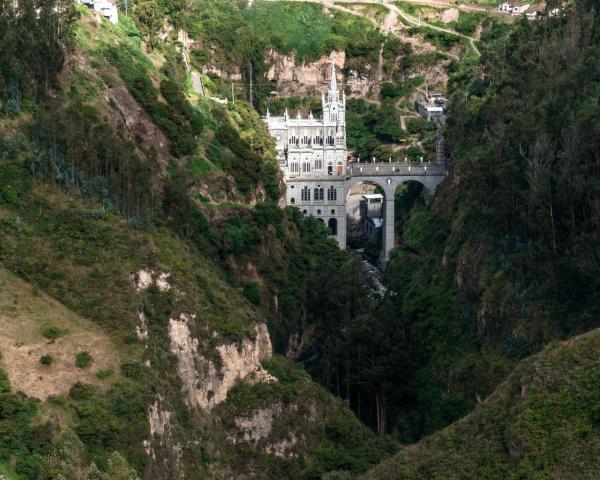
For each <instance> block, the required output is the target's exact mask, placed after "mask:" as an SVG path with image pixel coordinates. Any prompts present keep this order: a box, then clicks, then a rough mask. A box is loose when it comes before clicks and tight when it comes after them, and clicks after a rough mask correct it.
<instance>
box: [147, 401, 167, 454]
mask: <svg viewBox="0 0 600 480" xmlns="http://www.w3.org/2000/svg"><path fill="white" fill-rule="evenodd" d="M162 404H163V398H162V396H161V395H160V394H158V395H157V397H156V399H155V400H154V403H153V404H152V405H150V408H149V409H148V423H149V425H150V439H149V440H144V442H143V444H144V448H145V450H146V453H147V454H148V456H149V457H152V458H154V459H155V458H156V454H155V452H154V445H155V443H158V444H159V445H163V443H164V442H165V441H166V439H167V438H168V437H169V434H170V430H171V412H170V411H169V410H166V409H164V408H163V405H162Z"/></svg>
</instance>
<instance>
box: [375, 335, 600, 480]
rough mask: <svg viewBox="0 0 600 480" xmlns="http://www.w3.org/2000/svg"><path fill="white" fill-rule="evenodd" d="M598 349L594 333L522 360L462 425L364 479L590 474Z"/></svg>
mask: <svg viewBox="0 0 600 480" xmlns="http://www.w3.org/2000/svg"><path fill="white" fill-rule="evenodd" d="M598 348H600V332H599V331H598V330H595V331H593V332H591V333H588V334H586V335H584V336H581V337H578V338H576V339H574V340H572V341H569V342H566V343H560V344H557V345H553V346H552V347H550V348H548V349H546V350H545V351H544V352H542V353H541V354H540V355H536V356H534V357H533V358H530V359H527V360H524V361H523V362H522V364H521V365H519V366H518V367H517V369H516V370H515V371H514V372H513V373H511V375H510V376H509V378H508V379H507V381H506V382H505V383H504V384H503V385H502V386H501V387H500V388H499V389H498V390H497V391H496V392H495V393H494V395H493V397H491V398H490V399H488V400H487V401H486V402H484V403H483V404H482V405H479V406H477V408H476V409H475V411H474V412H473V413H472V414H470V415H468V416H467V417H466V418H465V419H464V420H462V421H461V422H459V423H457V424H456V425H452V426H451V427H450V428H448V429H446V430H444V431H443V432H439V433H437V434H435V435H433V436H432V437H430V438H427V439H425V440H423V441H421V442H420V443H419V444H418V445H416V446H413V447H412V448H410V452H409V449H405V450H403V451H401V452H400V453H399V454H398V455H397V457H395V458H394V459H392V460H391V461H389V462H385V463H384V464H383V465H382V466H380V467H378V468H376V469H375V470H374V471H373V472H371V473H370V474H369V475H367V476H366V478H368V479H381V480H387V479H389V478H403V479H407V480H411V479H421V478H432V479H448V478H482V477H485V478H537V477H540V478H544V477H564V478H595V477H597V476H598V472H599V471H600V464H599V462H598V458H599V457H598V452H599V451H600V437H599V436H598V420H599V417H598V402H599V400H600V398H599V396H598V392H599V390H598V383H599V382H600V371H599V370H598V363H597V361H596V354H595V352H597V351H598ZM565 385H569V388H565Z"/></svg>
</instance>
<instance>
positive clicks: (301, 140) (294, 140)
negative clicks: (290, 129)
mask: <svg viewBox="0 0 600 480" xmlns="http://www.w3.org/2000/svg"><path fill="white" fill-rule="evenodd" d="M331 133H332V132H331V131H330V132H329V135H326V136H325V137H322V136H321V135H320V134H319V135H316V136H314V137H309V136H307V135H304V136H301V137H297V136H296V135H292V136H291V137H290V144H291V145H296V146H297V147H298V146H300V145H308V146H312V145H323V144H325V145H335V144H337V145H343V144H344V138H343V137H339V138H337V139H336V138H335V137H334V136H333V135H331Z"/></svg>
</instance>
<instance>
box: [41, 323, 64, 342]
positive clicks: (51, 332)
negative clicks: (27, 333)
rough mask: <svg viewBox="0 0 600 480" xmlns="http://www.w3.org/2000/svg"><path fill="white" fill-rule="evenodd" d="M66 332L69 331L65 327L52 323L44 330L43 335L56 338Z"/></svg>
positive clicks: (52, 338) (51, 338)
mask: <svg viewBox="0 0 600 480" xmlns="http://www.w3.org/2000/svg"><path fill="white" fill-rule="evenodd" d="M66 333H67V331H66V330H65V329H63V328H60V327H57V326H56V325H50V326H49V327H45V328H44V329H43V330H42V335H43V336H44V337H46V338H48V339H50V340H56V339H57V338H60V337H62V336H63V335H65V334H66Z"/></svg>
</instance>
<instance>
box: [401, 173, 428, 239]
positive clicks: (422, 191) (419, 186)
mask: <svg viewBox="0 0 600 480" xmlns="http://www.w3.org/2000/svg"><path fill="white" fill-rule="evenodd" d="M427 198H428V191H427V188H426V187H425V185H423V183H421V182H419V181H418V180H414V179H410V180H405V181H403V182H402V183H400V184H399V185H398V186H397V187H396V189H395V191H394V245H400V244H401V243H402V241H403V235H404V224H405V222H406V221H407V220H408V218H409V217H410V216H411V215H412V214H413V213H414V212H415V209H418V208H420V207H423V206H424V205H425V204H426V203H427Z"/></svg>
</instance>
